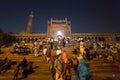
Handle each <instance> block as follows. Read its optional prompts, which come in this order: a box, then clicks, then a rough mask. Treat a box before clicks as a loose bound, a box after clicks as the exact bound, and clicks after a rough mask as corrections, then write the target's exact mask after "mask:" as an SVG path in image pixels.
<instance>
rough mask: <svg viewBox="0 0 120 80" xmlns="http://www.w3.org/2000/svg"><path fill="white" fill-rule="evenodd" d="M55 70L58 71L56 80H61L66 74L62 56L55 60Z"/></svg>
mask: <svg viewBox="0 0 120 80" xmlns="http://www.w3.org/2000/svg"><path fill="white" fill-rule="evenodd" d="M54 68H55V70H56V73H55V80H59V78H63V74H64V70H65V69H64V61H63V60H62V56H61V54H60V55H58V58H57V59H56V60H55V64H54Z"/></svg>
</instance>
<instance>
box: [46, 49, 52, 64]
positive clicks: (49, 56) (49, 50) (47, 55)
mask: <svg viewBox="0 0 120 80" xmlns="http://www.w3.org/2000/svg"><path fill="white" fill-rule="evenodd" d="M46 57H47V62H49V61H50V58H51V48H50V47H48V48H47V51H46Z"/></svg>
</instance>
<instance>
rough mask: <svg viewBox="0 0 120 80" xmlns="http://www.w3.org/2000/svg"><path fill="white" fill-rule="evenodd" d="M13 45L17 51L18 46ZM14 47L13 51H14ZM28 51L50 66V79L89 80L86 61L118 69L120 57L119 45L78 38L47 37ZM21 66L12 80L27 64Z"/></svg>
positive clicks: (23, 44) (32, 45)
mask: <svg viewBox="0 0 120 80" xmlns="http://www.w3.org/2000/svg"><path fill="white" fill-rule="evenodd" d="M16 45H17V48H18V44H16ZM16 45H15V50H17V49H16ZM21 45H22V46H26V43H25V42H24V41H23V42H22V44H21ZM66 47H67V48H68V49H69V48H70V49H71V48H72V52H71V53H72V54H71V53H68V52H67V50H65V49H64V48H66ZM25 51H26V49H25ZM29 51H30V52H31V53H33V54H34V56H36V57H37V56H39V55H40V56H41V57H43V58H44V61H43V62H44V63H47V64H49V66H50V68H49V69H50V73H51V80H71V79H72V78H73V77H75V80H89V78H90V77H89V76H90V69H89V67H88V66H87V64H86V61H90V60H94V59H101V60H103V62H109V63H116V65H117V66H120V60H119V58H120V57H118V55H119V53H120V44H119V43H115V42H109V43H108V42H105V41H89V40H84V39H81V38H80V39H79V38H78V39H70V38H58V39H56V38H48V39H47V40H46V41H45V40H41V39H40V40H37V41H34V42H32V43H31V46H30V47H29ZM53 52H54V53H55V55H54V56H53V55H52V54H53ZM23 53H25V52H23ZM69 54H71V56H69ZM21 64H22V65H21ZM21 64H19V65H18V66H17V67H16V74H15V76H14V80H15V79H16V77H17V74H18V72H17V71H19V67H20V66H21V67H23V68H24V67H26V66H28V64H23V63H21ZM30 66H31V64H30ZM24 69H26V68H24ZM30 70H32V68H30ZM25 71H28V70H23V74H24V73H26V72H25ZM25 76H26V75H24V76H23V77H25Z"/></svg>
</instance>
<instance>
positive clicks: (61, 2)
mask: <svg viewBox="0 0 120 80" xmlns="http://www.w3.org/2000/svg"><path fill="white" fill-rule="evenodd" d="M30 11H34V18H33V26H32V32H35V33H46V31H47V22H48V20H50V19H51V17H52V18H53V19H65V18H66V17H67V18H68V20H70V21H71V25H72V26H71V28H72V32H73V33H81V32H86V33H88V32H120V1H119V0H118V1H117V0H0V28H2V29H3V31H4V32H13V33H20V32H22V31H24V29H25V28H26V26H27V22H28V17H29V13H30Z"/></svg>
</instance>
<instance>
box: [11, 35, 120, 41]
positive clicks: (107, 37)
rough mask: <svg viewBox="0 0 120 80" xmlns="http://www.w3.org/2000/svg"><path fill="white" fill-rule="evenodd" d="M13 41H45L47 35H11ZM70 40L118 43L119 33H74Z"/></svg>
mask: <svg viewBox="0 0 120 80" xmlns="http://www.w3.org/2000/svg"><path fill="white" fill-rule="evenodd" d="M11 36H14V37H15V41H17V42H19V41H23V40H24V41H25V42H33V41H36V40H39V39H43V40H46V39H47V34H11ZM72 38H81V39H83V40H89V41H118V42H119V41H120V33H74V34H72Z"/></svg>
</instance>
